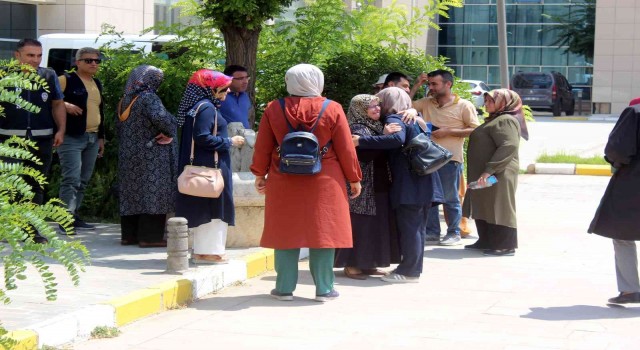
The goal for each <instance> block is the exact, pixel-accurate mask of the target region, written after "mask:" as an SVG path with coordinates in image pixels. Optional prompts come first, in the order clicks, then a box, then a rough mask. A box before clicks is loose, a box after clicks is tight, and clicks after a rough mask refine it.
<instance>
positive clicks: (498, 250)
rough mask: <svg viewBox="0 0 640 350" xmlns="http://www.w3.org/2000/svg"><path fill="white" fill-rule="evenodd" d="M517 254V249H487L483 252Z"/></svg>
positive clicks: (487, 253) (490, 254)
mask: <svg viewBox="0 0 640 350" xmlns="http://www.w3.org/2000/svg"><path fill="white" fill-rule="evenodd" d="M515 254H516V250H515V249H487V250H485V251H483V252H482V255H485V256H514V255H515Z"/></svg>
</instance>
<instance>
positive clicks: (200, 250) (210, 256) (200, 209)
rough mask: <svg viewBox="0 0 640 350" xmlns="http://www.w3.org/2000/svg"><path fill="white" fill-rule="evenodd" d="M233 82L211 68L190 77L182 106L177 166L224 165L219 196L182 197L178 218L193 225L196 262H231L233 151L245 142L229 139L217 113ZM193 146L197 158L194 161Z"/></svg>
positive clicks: (180, 107) (220, 166)
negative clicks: (228, 251) (228, 245)
mask: <svg viewBox="0 0 640 350" xmlns="http://www.w3.org/2000/svg"><path fill="white" fill-rule="evenodd" d="M231 79H232V78H231V77H230V76H227V75H224V74H222V73H220V72H216V71H213V70H210V69H200V70H198V71H196V72H195V73H194V74H193V75H192V76H191V79H189V82H188V83H187V88H186V90H185V91H184V94H183V95H182V100H181V101H180V105H179V106H178V120H179V122H181V123H184V125H183V127H182V137H181V139H180V160H179V161H178V168H179V169H184V167H185V166H186V165H189V164H192V165H199V166H205V167H209V168H214V167H219V168H220V169H221V171H222V177H223V179H224V190H223V192H222V194H221V195H220V197H219V198H204V197H194V196H189V195H185V194H182V193H178V201H177V203H176V216H179V217H184V218H186V219H187V221H188V225H189V228H190V229H191V235H192V237H193V253H192V254H191V258H192V260H193V262H195V263H210V264H224V263H227V259H226V257H225V251H226V250H225V244H226V241H227V229H228V227H229V225H231V226H233V225H234V224H235V210H234V207H233V183H232V181H231V158H230V156H229V148H230V147H231V146H241V145H242V144H244V138H243V137H242V136H233V137H229V136H228V134H227V122H226V121H225V119H224V118H223V117H222V115H221V114H220V112H219V111H218V108H219V107H220V102H221V101H223V100H224V99H225V98H226V97H227V92H228V91H229V85H230V84H231ZM216 128H217V129H216ZM214 129H216V130H217V132H216V133H214ZM192 145H193V160H191V159H190V158H191V147H192ZM216 157H217V161H218V163H217V165H216Z"/></svg>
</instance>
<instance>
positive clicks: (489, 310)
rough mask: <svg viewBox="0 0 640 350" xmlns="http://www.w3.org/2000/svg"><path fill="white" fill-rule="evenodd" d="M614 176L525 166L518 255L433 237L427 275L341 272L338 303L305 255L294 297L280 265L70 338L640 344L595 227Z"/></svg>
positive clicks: (207, 345)
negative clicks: (411, 278)
mask: <svg viewBox="0 0 640 350" xmlns="http://www.w3.org/2000/svg"><path fill="white" fill-rule="evenodd" d="M608 180H609V179H608V178H606V177H597V176H562V175H521V176H520V181H519V187H518V193H517V196H518V221H519V249H518V250H517V253H516V255H515V256H514V257H500V258H495V257H483V256H482V255H481V254H479V253H478V252H473V251H465V250H464V249H463V248H462V246H454V247H441V246H429V247H427V248H426V256H425V271H424V274H423V276H422V278H421V282H420V283H418V284H404V285H402V284H396V285H392V284H387V283H384V282H382V281H380V280H379V279H377V278H369V279H368V280H367V281H355V280H350V279H346V278H344V277H342V274H341V273H340V272H337V273H336V274H337V276H338V277H337V279H336V282H337V283H336V289H337V290H339V291H340V292H341V297H340V298H338V299H337V300H335V301H332V302H328V303H326V304H320V303H317V302H314V301H313V300H311V299H312V298H313V296H314V288H313V284H312V281H311V277H310V275H309V272H308V266H307V263H306V262H301V264H300V267H301V278H300V284H299V286H298V289H297V290H296V291H295V293H294V295H295V297H294V301H293V302H280V301H277V300H275V299H272V298H271V297H269V296H268V293H269V290H271V288H273V286H274V275H273V273H268V274H266V275H263V276H259V277H257V278H253V279H250V280H248V281H246V282H244V283H243V284H242V285H240V286H234V287H231V288H227V289H225V290H223V291H221V292H219V293H218V294H216V295H211V296H210V297H207V298H204V299H202V300H200V301H197V302H195V303H193V304H192V305H190V306H189V307H188V308H185V309H182V310H172V311H168V312H165V313H162V314H159V315H156V316H152V317H149V318H147V319H144V320H141V321H139V322H136V323H133V324H131V325H129V326H126V327H123V328H121V330H122V331H123V333H122V334H121V335H120V336H118V337H117V338H113V339H104V340H90V341H86V342H82V343H76V344H72V345H69V348H73V349H77V350H95V349H110V350H112V349H139V350H161V349H172V350H173V349H179V348H183V347H185V346H189V347H191V348H201V349H213V348H229V349H255V348H260V349H301V348H303V349H307V350H311V349H322V350H327V349H393V348H398V349H520V350H523V349H635V348H638V344H640V334H639V333H638V329H639V328H640V305H635V306H628V307H622V306H614V305H607V303H606V300H607V298H609V297H612V296H615V295H616V294H617V289H616V284H615V273H614V266H613V247H612V244H611V241H610V240H608V239H605V238H602V237H599V236H596V235H589V234H587V233H586V230H587V227H588V225H589V222H590V220H591V218H592V217H593V213H594V211H595V209H596V207H597V205H598V202H599V200H600V197H601V195H602V193H603V192H604V189H605V187H606V184H607V182H608ZM465 241H466V242H467V243H472V242H473V240H465Z"/></svg>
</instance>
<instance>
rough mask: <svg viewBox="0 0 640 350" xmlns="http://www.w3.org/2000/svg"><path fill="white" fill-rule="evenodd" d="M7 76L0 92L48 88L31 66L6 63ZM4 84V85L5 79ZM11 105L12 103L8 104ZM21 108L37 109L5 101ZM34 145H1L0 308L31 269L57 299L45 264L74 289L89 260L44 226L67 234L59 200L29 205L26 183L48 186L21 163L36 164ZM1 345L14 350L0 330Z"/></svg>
mask: <svg viewBox="0 0 640 350" xmlns="http://www.w3.org/2000/svg"><path fill="white" fill-rule="evenodd" d="M5 67H9V69H8V71H6V72H3V73H2V75H1V77H2V78H0V91H2V92H4V91H6V89H7V88H8V87H11V86H12V85H11V84H8V83H7V81H10V82H13V83H15V85H14V86H19V87H21V88H22V89H34V88H39V87H40V86H42V85H44V86H46V83H45V82H44V81H43V80H42V79H41V78H40V77H38V76H37V75H35V74H34V73H33V72H34V70H33V68H31V67H29V66H24V65H19V64H17V63H15V62H11V63H9V64H8V65H7V66H5ZM5 79H8V80H5ZM12 101H13V102H12ZM2 102H9V103H15V104H19V105H21V106H25V108H28V109H29V110H31V111H33V112H38V111H39V110H38V109H37V108H35V107H33V106H32V105H30V104H28V103H27V102H26V101H23V100H21V99H19V98H18V99H12V100H3V101H2ZM34 146H35V142H33V141H30V140H26V139H22V138H18V137H16V136H14V137H12V138H10V139H8V140H6V141H5V142H4V143H2V144H0V241H1V242H3V243H2V244H0V261H1V262H2V263H1V264H0V265H2V267H3V270H4V271H3V272H4V281H3V283H2V284H0V303H3V304H8V303H10V302H11V299H10V297H9V296H8V295H7V291H8V290H14V289H16V288H18V281H19V280H25V279H26V278H27V275H26V270H27V267H28V266H32V267H34V268H35V270H36V271H37V272H38V274H39V275H40V279H41V280H42V282H43V283H44V290H45V295H46V298H47V300H55V299H56V296H57V292H58V290H57V289H56V287H57V283H56V282H55V276H54V274H53V272H51V271H49V265H47V262H46V261H45V259H50V260H53V261H56V262H58V263H60V264H61V265H62V266H63V267H64V268H65V270H66V271H67V273H68V274H69V276H70V277H71V280H72V282H73V284H74V285H76V286H77V285H78V283H79V282H80V275H79V273H80V271H83V266H84V265H85V264H86V263H87V262H88V261H89V252H88V250H87V248H86V247H84V246H83V245H82V244H81V243H80V242H77V241H70V242H67V241H65V240H61V239H60V238H58V235H57V234H56V232H55V230H54V228H53V227H52V226H51V225H50V224H49V222H48V221H53V222H55V223H59V224H60V225H62V226H63V227H64V228H65V229H67V230H69V231H70V230H71V229H72V228H71V223H72V220H73V217H72V215H71V214H69V213H68V212H67V210H66V208H65V207H64V204H63V203H62V202H61V201H60V200H58V199H52V200H49V201H48V202H46V203H45V204H41V205H40V204H35V203H32V202H31V200H32V199H33V197H34V193H33V190H32V187H31V185H29V184H28V183H27V182H26V181H25V178H26V177H29V178H32V179H34V180H35V181H36V182H37V183H38V184H39V185H45V184H46V178H45V177H44V176H43V175H42V174H41V173H40V172H39V171H37V170H35V169H34V168H32V167H30V166H29V165H27V164H28V163H26V164H25V162H33V163H35V164H40V160H39V159H37V158H36V157H34V156H33V155H32V154H31V152H30V151H29V150H30V149H31V148H33V147H34ZM36 232H38V233H39V234H40V235H42V236H43V237H45V238H47V239H48V240H49V242H48V243H46V244H37V243H35V242H34V241H33V238H32V236H33V234H34V233H36ZM0 346H2V347H3V348H6V349H10V348H11V347H12V341H11V340H9V339H8V338H6V330H4V329H3V328H2V327H0Z"/></svg>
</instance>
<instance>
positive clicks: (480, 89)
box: [460, 80, 491, 109]
mask: <svg viewBox="0 0 640 350" xmlns="http://www.w3.org/2000/svg"><path fill="white" fill-rule="evenodd" d="M460 82H461V83H466V84H469V92H470V93H471V95H472V98H471V102H473V104H474V105H475V106H476V108H477V109H479V108H480V107H482V106H484V93H485V92H489V91H490V90H491V89H489V87H488V86H487V84H485V83H484V81H481V80H461V81H460Z"/></svg>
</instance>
